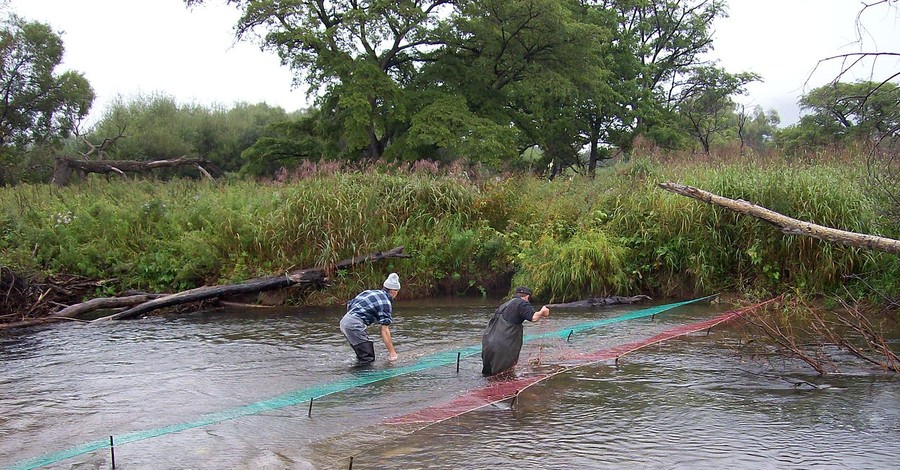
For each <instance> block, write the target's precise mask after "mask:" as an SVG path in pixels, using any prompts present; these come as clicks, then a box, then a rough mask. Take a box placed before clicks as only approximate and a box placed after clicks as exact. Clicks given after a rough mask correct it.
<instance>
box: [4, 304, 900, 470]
mask: <svg viewBox="0 0 900 470" xmlns="http://www.w3.org/2000/svg"><path fill="white" fill-rule="evenodd" d="M498 303H499V299H494V300H485V301H482V300H474V301H473V300H469V301H449V300H448V301H440V302H428V303H417V304H413V303H404V302H400V303H398V305H397V306H396V317H397V318H396V319H397V323H396V324H395V326H394V328H392V332H393V337H394V343H395V345H396V346H397V349H398V352H399V353H400V355H401V359H400V361H399V363H398V364H395V365H390V364H387V363H386V362H385V361H384V358H385V356H386V353H385V351H384V348H383V345H381V344H380V343H376V346H377V348H378V349H376V353H377V354H378V355H379V359H378V362H377V363H376V366H375V367H376V369H377V370H386V369H390V368H393V367H403V366H404V365H409V364H412V363H414V362H415V360H416V358H419V357H423V356H427V355H430V354H434V353H439V352H447V351H451V352H452V351H455V350H459V349H462V348H465V347H470V346H473V345H477V344H479V343H480V335H481V330H482V329H483V328H484V325H485V324H486V322H487V319H488V317H489V316H490V315H491V314H492V312H493V310H494V309H495V308H496V305H497V304H498ZM635 308H640V307H619V308H608V309H596V310H592V311H588V310H579V311H562V310H559V311H556V312H554V314H553V316H552V317H551V321H549V322H541V323H538V324H534V325H530V324H529V325H526V333H541V332H547V331H554V330H557V329H562V328H565V327H566V326H569V325H575V324H579V323H583V322H585V321H589V320H594V319H598V318H605V317H611V316H615V315H619V314H621V313H623V312H625V311H629V310H633V309H635ZM719 311H721V308H720V307H710V306H689V307H682V308H679V309H677V310H673V311H671V312H669V313H666V314H662V315H658V316H656V317H655V318H654V319H652V320H650V319H637V320H633V321H627V322H623V323H618V324H613V325H607V326H604V327H602V328H598V329H597V330H595V331H592V332H590V333H581V334H579V335H576V336H575V337H573V338H571V339H570V341H568V342H566V341H563V340H557V339H554V340H540V341H535V342H533V343H527V344H526V345H525V348H524V349H523V352H522V361H523V364H526V363H529V362H531V363H536V362H538V361H540V362H542V363H543V364H551V365H552V363H553V362H554V361H556V360H560V359H562V358H565V356H567V355H570V354H574V353H578V352H591V351H596V350H599V349H604V348H608V347H612V346H615V345H617V344H621V343H626V342H629V341H634V340H636V339H640V338H643V337H647V336H651V335H653V334H656V333H658V332H660V331H662V330H664V329H666V328H669V327H672V326H674V325H677V324H681V323H686V322H690V321H696V320H701V319H705V318H708V317H709V316H712V315H713V314H714V313H717V312H719ZM342 313H343V312H342V311H341V310H340V309H312V308H305V309H294V310H262V309H253V310H252V311H250V310H248V311H242V312H229V313H206V314H197V315H191V316H183V317H173V318H169V319H166V318H154V319H146V320H139V321H128V322H113V323H106V324H102V325H80V324H79V325H58V326H54V327H49V328H45V329H41V330H33V331H30V332H27V333H14V334H8V335H7V336H5V337H3V338H2V339H0V359H2V360H0V390H2V393H0V467H7V466H10V465H13V464H15V463H17V462H21V461H23V460H25V459H31V458H34V457H39V456H44V455H47V454H51V453H53V452H58V451H62V450H66V449H71V448H73V447H75V446H77V445H79V444H83V443H87V442H92V441H97V440H102V439H104V438H106V439H108V436H110V435H114V436H122V435H126V434H127V433H131V432H135V431H147V430H155V429H160V428H162V427H164V426H170V425H177V424H179V423H184V422H187V421H191V420H196V419H197V418H198V417H201V416H203V415H207V414H209V413H215V412H221V411H224V410H229V409H234V408H237V407H242V406H245V405H248V404H251V403H257V402H260V401H262V400H267V399H270V398H272V397H276V396H281V395H283V394H286V393H289V392H292V391H296V390H302V389H307V388H310V387H315V386H318V385H322V384H324V383H331V382H335V381H340V380H347V379H351V378H353V377H356V376H357V375H355V374H360V373H361V372H360V371H358V370H355V369H353V368H352V367H351V364H352V360H351V358H352V356H353V353H352V351H351V350H350V348H349V347H348V346H347V345H346V344H345V343H344V340H343V337H342V336H341V335H340V332H339V331H338V326H337V323H338V321H339V319H340V317H341V315H342ZM738 350H739V344H738V342H737V340H736V339H735V338H734V337H733V336H732V335H730V334H729V333H728V331H727V329H726V328H724V327H717V328H716V329H714V330H713V332H712V334H710V335H709V336H705V334H703V333H701V334H698V335H695V336H692V337H689V338H682V339H676V340H672V341H670V342H668V343H664V344H661V345H656V346H652V347H650V348H647V349H644V350H641V351H638V352H636V353H633V354H630V355H628V356H625V357H624V358H623V359H622V360H621V361H620V362H619V364H618V367H616V366H615V365H614V364H613V363H607V364H598V365H592V366H585V367H581V368H578V369H575V370H573V371H570V372H566V373H563V374H560V375H558V376H555V377H553V378H551V379H549V380H547V381H544V382H542V383H540V384H538V385H536V386H534V387H531V388H529V389H526V390H525V391H523V392H522V393H521V394H520V397H519V398H518V400H517V402H516V405H515V406H514V407H512V408H510V407H509V406H508V405H509V404H505V406H504V405H503V404H501V405H500V406H491V407H485V408H482V409H479V410H477V411H474V412H471V413H468V414H464V415H462V416H459V417H456V418H452V419H450V420H447V421H444V422H442V423H438V424H434V425H432V426H428V427H425V428H424V429H418V430H417V429H416V427H415V426H406V427H403V426H388V425H384V424H382V423H383V421H384V420H385V419H388V418H392V417H397V416H400V415H404V414H406V413H410V412H412V411H415V410H418V409H421V408H424V407H427V406H433V405H436V404H440V403H444V402H448V401H450V400H452V399H453V398H455V397H457V396H460V395H462V394H464V393H465V392H467V391H469V390H474V389H477V388H480V387H483V386H484V385H485V384H486V383H487V382H486V381H485V379H484V378H482V377H481V376H480V369H481V365H480V362H479V359H478V356H477V355H475V356H470V357H468V358H465V359H464V360H463V361H462V362H461V363H460V370H459V372H458V373H457V371H456V367H455V365H449V366H442V367H436V368H432V369H427V370H424V371H420V372H415V373H411V374H406V375H402V376H399V377H393V378H390V379H387V380H383V381H379V382H375V383H372V384H368V385H364V386H361V387H358V388H352V389H349V390H345V391H342V392H339V393H336V394H333V395H329V396H325V397H322V398H321V399H317V400H315V402H314V404H313V407H312V409H311V410H310V408H309V407H308V406H307V405H306V404H300V405H296V406H286V407H281V408H277V409H270V410H265V411H262V412H260V413H259V414H253V415H250V416H243V417H240V418H236V419H229V420H225V421H221V422H217V423H214V424H210V425H208V426H202V427H197V428H194V429H188V430H183V431H180V432H172V433H161V435H159V436H158V437H153V438H149V439H145V440H141V441H138V442H133V443H129V444H126V445H121V446H117V448H116V463H117V466H121V467H122V468H131V469H140V468H154V469H155V468H298V469H308V468H347V467H348V464H349V458H350V456H353V457H354V468H448V469H456V468H467V469H468V468H489V467H500V468H509V467H512V466H515V467H517V468H577V467H584V468H696V467H705V468H710V467H714V468H754V469H755V468H766V467H768V468H891V467H893V466H894V464H895V461H896V460H897V458H898V457H900V455H898V451H897V450H896V443H897V442H900V411H898V410H900V406H898V405H900V388H898V387H897V384H898V382H897V379H895V378H893V377H890V376H882V375H879V374H878V373H875V372H871V371H857V372H858V373H856V374H854V375H834V376H827V377H824V378H822V377H817V376H813V375H811V374H808V373H807V371H806V370H804V369H802V368H798V369H797V370H796V371H794V372H793V373H792V374H791V375H790V377H784V376H783V374H782V375H776V374H772V373H770V372H768V371H767V370H765V369H764V368H763V367H762V366H760V365H759V364H756V363H754V362H750V361H748V360H746V359H745V358H742V357H741V356H740V355H739V353H738ZM523 368H524V369H527V368H528V366H527V365H526V366H524V367H523ZM522 372H524V371H522ZM804 382H809V383H810V384H813V385H820V387H813V386H810V385H804V384H803V383H804ZM797 384H800V386H795V385H797ZM413 431H415V432H413ZM109 464H110V462H109V455H108V452H106V451H101V450H98V451H93V452H89V453H86V454H84V455H79V456H76V457H72V458H68V459H64V460H60V461H59V462H58V463H55V464H53V465H51V466H50V467H51V468H109Z"/></svg>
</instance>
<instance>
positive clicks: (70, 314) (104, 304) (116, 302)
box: [0, 294, 164, 329]
mask: <svg viewBox="0 0 900 470" xmlns="http://www.w3.org/2000/svg"><path fill="white" fill-rule="evenodd" d="M163 295H164V294H137V295H129V296H123V297H101V298H98V299H91V300H88V301H87V302H82V303H80V304H75V305H70V306H68V307H66V308H64V309H62V310H60V311H59V312H56V313H54V314H53V315H50V316H47V317H43V318H32V319H30V320H22V321H18V322H13V323H3V324H0V329H10V328H23V327H27V326H36V325H44V324H48V323H55V322H59V321H65V320H78V317H79V316H81V315H84V314H86V313H89V312H93V311H95V310H100V309H110V308H122V307H131V306H134V305H138V304H142V303H144V302H147V301H150V300H153V299H157V298H159V297H162V296H163Z"/></svg>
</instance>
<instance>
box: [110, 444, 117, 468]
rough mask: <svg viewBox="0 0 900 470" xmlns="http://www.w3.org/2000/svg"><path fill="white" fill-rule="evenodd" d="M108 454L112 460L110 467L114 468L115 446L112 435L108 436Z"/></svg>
mask: <svg viewBox="0 0 900 470" xmlns="http://www.w3.org/2000/svg"><path fill="white" fill-rule="evenodd" d="M109 456H110V458H111V461H112V468H116V448H115V446H114V445H113V437H112V436H109Z"/></svg>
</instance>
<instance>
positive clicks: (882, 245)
mask: <svg viewBox="0 0 900 470" xmlns="http://www.w3.org/2000/svg"><path fill="white" fill-rule="evenodd" d="M659 186H660V187H661V188H663V189H665V190H666V191H669V192H673V193H675V194H680V195H682V196H687V197H690V198H694V199H697V200H698V201H703V202H705V203H708V204H715V205H717V206H721V207H724V208H726V209H729V210H732V211H735V212H738V213H740V214H746V215H750V216H753V217H756V218H758V219H761V220H764V221H766V222H768V223H770V224H772V225H774V226H775V227H776V228H777V229H778V230H780V231H781V232H782V233H785V234H788V235H806V236H808V237H813V238H818V239H819V240H824V241H827V242H831V243H838V244H841V245H846V246H852V247H854V248H863V249H867V250H877V251H883V252H886V253H893V254H895V255H900V240H894V239H892V238H885V237H879V236H876V235H866V234H861V233H855V232H848V231H846V230H838V229H834V228H830V227H825V226H822V225H817V224H814V223H810V222H804V221H802V220H797V219H793V218H791V217H788V216H785V215H782V214H780V213H778V212H775V211H773V210H770V209H766V208H765V207H762V206H757V205H756V204H753V203H750V202H747V201H744V200H742V199H729V198H727V197H723V196H718V195H716V194H713V193H710V192H707V191H703V190H702V189H697V188H694V187H692V186H686V185H683V184H678V183H672V182H665V183H660V184H659Z"/></svg>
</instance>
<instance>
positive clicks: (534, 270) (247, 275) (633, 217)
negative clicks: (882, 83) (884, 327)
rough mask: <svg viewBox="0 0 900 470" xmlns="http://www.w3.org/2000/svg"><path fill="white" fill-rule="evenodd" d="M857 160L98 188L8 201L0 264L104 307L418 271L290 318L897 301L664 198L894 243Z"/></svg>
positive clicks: (714, 214) (823, 253) (821, 259)
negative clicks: (750, 206) (197, 292)
mask: <svg viewBox="0 0 900 470" xmlns="http://www.w3.org/2000/svg"><path fill="white" fill-rule="evenodd" d="M864 178H865V168H864V167H863V166H862V164H852V163H848V162H847V161H817V162H809V163H804V162H790V161H773V162H769V163H748V162H743V161H738V162H731V163H722V162H692V163H678V164H662V163H660V162H658V161H655V160H652V159H649V158H640V159H635V160H633V161H631V162H630V163H627V164H621V165H616V166H612V167H609V168H603V169H601V170H600V171H599V173H598V175H597V176H596V177H595V178H593V179H590V178H584V177H573V178H560V179H557V180H554V181H546V180H542V179H537V178H535V177H531V176H527V175H515V176H510V177H505V178H499V177H490V178H484V179H480V178H475V179H473V178H471V177H470V176H469V175H466V174H462V173H460V174H446V173H444V174H432V173H416V172H399V171H393V172H374V173H373V172H370V173H339V174H316V175H311V176H308V177H305V178H303V179H299V180H296V181H293V182H288V183H283V184H261V183H257V182H248V181H231V182H226V183H210V182H206V181H186V180H178V181H168V182H157V181H145V180H141V181H131V180H126V181H123V180H113V181H108V180H105V179H101V178H91V179H89V180H88V181H87V182H85V183H83V184H80V185H77V186H72V187H67V188H52V187H50V186H40V185H20V186H17V187H15V188H2V189H0V221H2V226H3V231H2V234H0V265H4V266H7V267H10V268H12V269H16V270H18V271H19V272H33V273H42V274H44V275H50V274H53V273H65V274H69V275H77V276H84V277H85V278H90V279H98V280H104V281H105V282H103V284H102V287H97V288H96V292H95V293H96V295H98V296H102V295H108V294H112V293H116V292H122V291H125V290H128V289H137V290H142V291H150V292H174V291H180V290H185V289H190V288H193V287H197V286H202V285H213V284H229V283H236V282H241V281H244V280H247V279H252V278H256V277H262V276H268V275H277V274H280V273H284V272H288V271H291V270H294V269H300V268H305V267H314V266H328V265H329V264H332V263H335V262H336V261H338V260H341V259H345V258H349V257H352V256H355V255H359V254H366V253H372V252H377V251H381V250H385V249H388V248H391V247H394V246H405V247H406V252H407V253H408V254H411V255H412V258H410V259H401V260H389V261H385V262H380V263H375V264H373V265H364V266H360V267H359V268H358V269H354V270H353V271H352V272H347V273H336V275H335V276H334V277H333V278H332V282H333V284H332V286H331V287H330V288H329V289H327V290H324V291H317V292H312V293H308V294H305V295H304V296H303V297H294V298H287V299H285V301H286V302H287V303H288V304H310V305H328V304H339V303H342V302H343V301H345V300H346V298H348V297H349V296H351V295H353V293H355V292H357V291H358V290H360V289H363V288H368V287H371V286H375V285H379V283H380V282H381V280H382V279H383V277H384V274H385V273H386V272H390V271H396V272H398V273H400V275H401V280H402V283H403V290H402V291H401V296H403V297H407V298H416V297H429V296H444V295H466V294H479V293H482V294H483V293H488V292H503V291H505V290H507V289H508V288H509V286H510V285H517V284H527V285H530V286H532V287H533V288H534V290H535V294H536V296H537V297H539V298H540V299H542V300H544V301H546V302H565V301H571V300H577V299H581V298H586V297H590V296H608V295H636V294H648V295H651V296H654V297H657V296H681V297H689V296H698V295H705V294H709V293H714V292H723V291H735V292H741V293H745V294H748V295H751V296H756V297H763V296H765V295H769V294H778V293H783V292H787V291H792V292H798V293H801V294H810V295H820V294H826V295H828V294H833V293H839V292H843V289H844V288H845V287H846V288H849V289H850V290H851V292H854V293H856V294H860V295H863V294H862V292H863V290H867V289H870V288H872V289H877V290H878V291H879V292H882V293H885V294H887V295H889V296H890V295H892V296H894V297H896V296H897V295H898V291H900V287H898V285H897V283H896V282H895V281H894V280H895V279H896V278H897V277H898V274H900V261H898V259H897V257H896V256H893V255H885V254H881V253H875V252H867V251H863V250H859V249H852V248H845V247H840V246H835V245H830V244H828V243H825V242H820V241H817V240H814V239H811V238H807V237H801V236H789V235H784V234H782V233H780V232H778V231H776V230H774V229H773V228H771V227H770V226H769V225H767V224H765V223H762V222H760V221H758V220H756V219H752V218H749V217H746V216H741V215H738V214H734V213H730V212H728V211H726V210H724V209H720V208H715V207H712V206H709V205H705V204H702V203H699V202H697V201H694V200H691V199H688V198H684V197H681V196H677V195H673V194H671V193H668V192H666V191H663V190H661V189H660V188H659V187H658V186H657V184H658V183H660V182H663V181H676V182H679V183H683V184H688V185H692V186H696V187H698V188H702V189H705V190H708V191H710V192H713V193H716V194H720V195H724V196H727V197H731V198H735V199H744V200H747V201H751V202H754V203H756V204H758V205H762V206H765V207H768V208H770V209H772V210H774V211H777V212H780V213H782V214H786V215H789V216H791V217H794V218H797V219H801V220H809V221H814V222H815V223H817V224H821V225H825V226H829V227H835V228H841V229H844V230H850V231H854V232H859V233H870V234H879V235H882V236H886V237H892V238H898V236H900V230H898V228H897V227H896V226H892V225H891V224H890V223H889V221H888V219H885V218H884V217H882V216H881V214H882V213H883V212H884V210H886V209H887V207H886V206H885V204H886V203H885V202H882V201H879V200H878V199H877V198H876V197H874V195H873V194H871V193H869V192H867V191H866V189H865V188H866V187H865V185H864V184H863V182H864Z"/></svg>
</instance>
